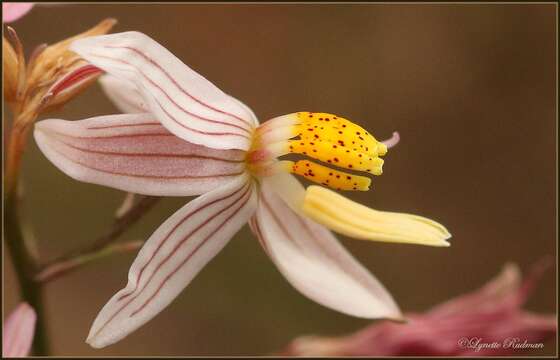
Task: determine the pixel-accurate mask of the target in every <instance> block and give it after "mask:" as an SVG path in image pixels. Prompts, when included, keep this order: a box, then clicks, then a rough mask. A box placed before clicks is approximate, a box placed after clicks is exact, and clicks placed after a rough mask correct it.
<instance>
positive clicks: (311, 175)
mask: <svg viewBox="0 0 560 360" xmlns="http://www.w3.org/2000/svg"><path fill="white" fill-rule="evenodd" d="M282 165H283V166H284V167H285V169H286V170H288V171H289V172H291V173H294V174H297V175H301V176H303V177H305V178H306V179H309V180H310V181H313V182H315V183H318V184H321V185H325V186H328V187H331V188H333V189H336V190H359V191H367V190H369V185H370V184H371V179H370V178H368V177H365V176H360V175H354V174H349V173H346V172H343V171H339V170H335V169H331V168H329V167H326V166H323V165H320V164H316V163H314V162H312V161H309V160H300V161H298V162H296V163H294V162H293V161H282Z"/></svg>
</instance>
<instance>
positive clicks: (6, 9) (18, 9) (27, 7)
mask: <svg viewBox="0 0 560 360" xmlns="http://www.w3.org/2000/svg"><path fill="white" fill-rule="evenodd" d="M32 8H33V3H26V2H22V3H8V2H3V3H2V22H3V23H9V22H13V21H16V20H17V19H19V18H22V17H23V16H24V15H25V14H27V13H28V12H29V11H31V9H32Z"/></svg>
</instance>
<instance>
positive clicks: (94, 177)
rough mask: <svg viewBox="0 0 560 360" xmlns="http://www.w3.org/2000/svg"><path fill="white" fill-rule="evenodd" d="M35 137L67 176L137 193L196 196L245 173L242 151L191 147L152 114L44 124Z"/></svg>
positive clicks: (50, 121)
mask: <svg viewBox="0 0 560 360" xmlns="http://www.w3.org/2000/svg"><path fill="white" fill-rule="evenodd" d="M34 135H35V140H36V141H37V144H38V145H39V148H40V149H41V150H42V152H43V153H44V154H45V156H46V157H47V158H48V159H49V160H50V161H52V162H53V164H54V165H55V166H57V167H58V168H59V169H60V170H62V171H63V172H64V173H66V174H67V175H69V176H71V177H73V178H74V179H76V180H79V181H84V182H88V183H93V184H99V185H105V186H109V187H113V188H116V189H120V190H123V191H128V192H134V193H137V194H144V195H157V196H190V195H198V194H202V193H205V192H207V191H210V190H212V189H215V188H216V187H219V186H221V185H224V184H226V183H228V182H230V181H231V180H232V179H233V178H234V177H236V176H238V175H240V174H242V173H243V172H244V171H245V165H244V161H243V156H244V154H243V152H241V151H238V150H214V149H209V148H206V147H204V146H200V145H195V144H191V143H188V142H186V141H184V140H182V139H179V138H178V137H176V136H174V135H173V134H171V133H170V132H169V131H168V130H167V129H166V128H164V127H163V126H162V125H161V124H160V123H159V121H158V120H157V119H155V118H154V116H153V115H151V114H123V115H110V116H100V117H94V118H90V119H86V120H81V121H64V120H55V119H51V120H44V121H40V122H38V123H37V124H36V126H35V132H34Z"/></svg>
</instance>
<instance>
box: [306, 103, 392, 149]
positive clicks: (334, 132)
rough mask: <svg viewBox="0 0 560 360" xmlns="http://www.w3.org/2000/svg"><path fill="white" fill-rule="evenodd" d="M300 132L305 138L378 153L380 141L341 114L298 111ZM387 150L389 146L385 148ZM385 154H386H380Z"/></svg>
mask: <svg viewBox="0 0 560 360" xmlns="http://www.w3.org/2000/svg"><path fill="white" fill-rule="evenodd" d="M297 117H298V119H299V121H300V123H299V124H298V125H296V127H297V132H298V134H299V135H300V136H301V137H302V138H303V139H315V140H325V141H330V142H332V143H335V144H340V142H342V143H343V146H345V147H347V148H349V149H352V150H354V151H362V152H365V153H371V154H375V155H377V153H378V150H377V146H378V144H379V142H378V141H377V140H376V139H375V138H374V137H373V136H372V135H371V134H370V133H368V132H367V131H366V130H365V129H364V128H362V127H361V126H358V125H356V124H354V123H353V122H351V121H350V120H347V119H345V118H341V117H339V116H336V115H333V114H327V113H310V112H298V113H297ZM384 151H385V152H386V151H387V148H386V147H385V148H384ZM380 155H384V154H380Z"/></svg>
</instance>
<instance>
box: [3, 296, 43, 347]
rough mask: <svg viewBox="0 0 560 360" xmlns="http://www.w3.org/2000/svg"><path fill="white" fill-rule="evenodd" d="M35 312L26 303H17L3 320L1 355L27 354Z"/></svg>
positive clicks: (31, 339) (31, 341)
mask: <svg viewBox="0 0 560 360" xmlns="http://www.w3.org/2000/svg"><path fill="white" fill-rule="evenodd" d="M36 320H37V314H36V313H35V310H33V308H32V307H31V306H29V305H28V304H27V303H21V304H19V305H18V306H17V307H16V309H15V310H14V312H12V313H11V314H10V316H8V318H7V319H6V321H5V322H4V331H3V334H2V357H24V356H27V355H29V350H30V349H31V344H32V343H33V335H34V334H35V321H36Z"/></svg>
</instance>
